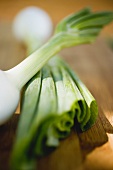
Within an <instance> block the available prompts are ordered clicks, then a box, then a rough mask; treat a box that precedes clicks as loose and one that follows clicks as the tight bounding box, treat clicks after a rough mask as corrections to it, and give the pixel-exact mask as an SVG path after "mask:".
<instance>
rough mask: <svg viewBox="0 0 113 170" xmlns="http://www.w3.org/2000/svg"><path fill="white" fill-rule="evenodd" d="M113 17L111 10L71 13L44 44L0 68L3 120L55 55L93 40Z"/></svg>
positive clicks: (9, 114) (3, 120)
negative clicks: (18, 62) (11, 66)
mask: <svg viewBox="0 0 113 170" xmlns="http://www.w3.org/2000/svg"><path fill="white" fill-rule="evenodd" d="M112 19H113V13H112V12H101V13H91V12H90V10H89V9H85V10H82V11H80V12H79V13H77V14H76V13H75V14H72V15H71V16H69V17H67V18H66V19H64V20H63V21H61V22H60V23H59V24H58V26H57V28H56V33H55V34H54V35H53V36H52V38H51V39H50V40H48V42H47V43H45V44H44V45H43V46H42V47H40V48H39V49H38V50H36V51H35V52H33V53H32V54H31V55H30V56H29V57H27V58H26V59H25V60H23V61H22V62H21V63H20V64H18V65H17V66H15V67H13V68H12V69H9V70H7V71H2V70H0V94H1V95H0V96H1V98H0V101H1V103H0V124H3V123H4V122H6V121H7V120H8V119H9V118H10V117H11V115H12V114H13V113H14V111H15V109H16V108H17V105H18V102H19V99H20V91H21V89H22V87H23V86H24V85H25V84H26V83H27V82H28V81H29V80H30V79H31V78H32V77H33V76H34V75H35V74H36V73H37V72H38V71H39V70H40V69H41V68H42V67H43V66H44V65H45V64H46V63H47V61H48V60H49V59H50V58H51V57H52V56H54V55H55V54H56V53H58V52H59V51H61V50H62V49H63V48H67V47H71V46H75V45H79V44H83V43H90V42H93V41H94V40H95V38H96V37H97V35H98V33H99V32H100V30H101V28H102V27H103V26H104V25H106V24H108V23H110V22H111V21H112ZM12 94H13V95H12Z"/></svg>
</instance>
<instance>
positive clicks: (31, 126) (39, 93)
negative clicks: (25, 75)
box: [11, 9, 113, 170]
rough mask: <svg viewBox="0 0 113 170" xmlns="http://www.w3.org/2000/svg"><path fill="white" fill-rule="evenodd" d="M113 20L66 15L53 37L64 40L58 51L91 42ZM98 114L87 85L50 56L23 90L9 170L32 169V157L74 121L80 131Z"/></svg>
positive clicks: (54, 144) (51, 145)
mask: <svg viewBox="0 0 113 170" xmlns="http://www.w3.org/2000/svg"><path fill="white" fill-rule="evenodd" d="M112 19H113V13H111V12H101V13H92V12H91V11H90V10H89V9H85V10H82V11H80V12H79V13H77V14H72V15H70V16H69V17H67V18H65V19H64V20H63V21H61V22H60V23H59V24H58V26H57V28H56V30H55V36H62V39H63V43H62V46H59V48H60V49H62V48H63V47H66V46H67V47H69V46H73V45H79V44H83V43H90V42H93V41H94V40H95V38H96V37H97V35H98V33H99V32H100V30H101V29H102V27H103V26H104V25H106V24H108V23H109V22H110V21H112ZM67 30H68V33H67ZM54 43H56V44H57V43H59V42H54ZM66 44H68V45H66ZM54 45H55V44H54ZM54 45H53V47H54ZM48 50H49V48H48ZM48 55H49V53H48ZM50 55H51V54H50ZM97 115H98V107H97V103H96V101H95V99H94V98H93V96H92V95H91V93H90V92H89V91H88V89H87V88H86V86H85V85H84V84H83V83H82V81H81V80H80V79H79V78H78V76H77V75H76V74H75V73H74V72H73V71H72V70H71V68H70V67H69V66H68V65H67V64H66V63H65V62H64V61H63V60H62V59H61V57H59V56H55V57H53V58H52V59H50V60H49V62H48V63H47V64H46V65H45V66H44V67H43V68H42V69H41V70H40V71H39V72H38V73H37V74H36V75H35V76H34V77H33V78H32V79H30V81H29V82H28V83H27V84H26V85H25V87H24V89H23V94H22V102H21V115H20V120H19V125H18V129H17V135H16V140H15V143H14V147H13V151H12V157H11V167H12V169H15V170H16V169H21V170H22V169H23V170H24V169H27V168H28V169H30V168H31V169H35V168H34V167H35V163H36V162H35V159H34V158H35V157H36V156H42V155H45V154H47V152H48V151H49V150H51V149H53V148H56V147H57V146H58V145H59V141H60V139H62V138H65V137H66V136H68V135H69V134H70V131H71V128H72V127H73V125H74V119H77V121H78V123H79V126H80V128H81V130H82V131H85V130H87V129H88V128H90V127H91V126H92V125H93V124H94V123H95V121H96V118H97Z"/></svg>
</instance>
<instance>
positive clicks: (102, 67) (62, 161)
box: [0, 22, 113, 170]
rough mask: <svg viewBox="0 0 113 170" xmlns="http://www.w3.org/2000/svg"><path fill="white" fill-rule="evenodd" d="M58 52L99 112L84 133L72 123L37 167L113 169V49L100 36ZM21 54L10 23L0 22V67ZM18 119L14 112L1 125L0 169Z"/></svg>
mask: <svg viewBox="0 0 113 170" xmlns="http://www.w3.org/2000/svg"><path fill="white" fill-rule="evenodd" d="M61 54H62V56H63V58H64V59H65V60H66V61H67V62H68V63H69V64H70V66H71V67H72V68H73V69H74V70H75V71H76V72H77V73H78V75H79V76H80V78H81V79H82V81H83V82H84V83H85V84H86V86H87V87H88V88H89V90H90V91H91V93H92V94H93V96H94V97H95V98H96V100H97V102H98V106H99V116H98V119H97V121H96V123H95V125H94V126H93V127H92V128H91V129H89V130H88V131H86V132H84V133H81V132H79V131H78V130H77V127H76V125H75V126H74V127H73V129H72V133H71V134H70V136H69V137H68V138H66V139H64V140H62V141H61V144H60V146H59V147H58V148H57V149H56V150H55V151H53V152H52V153H51V154H49V155H47V156H46V157H43V158H41V159H38V160H37V162H38V169H39V170H113V127H112V126H111V124H112V125H113V52H112V50H111V49H110V48H109V47H108V46H107V44H106V43H105V41H104V40H103V38H99V39H98V40H97V41H96V42H95V43H94V44H91V45H81V46H79V47H74V48H70V49H66V50H63V51H62V52H61ZM24 57H25V50H24V49H23V47H22V46H20V45H19V44H18V43H17V42H16V40H15V39H14V37H13V35H12V33H11V23H7V22H6V23H4V22H3V23H2V22H0V69H4V70H6V69H8V68H11V67H12V66H14V65H16V64H17V63H19V62H20V61H21V60H23V58H24ZM17 112H19V109H18V110H17ZM105 116H106V117H105ZM18 119H19V114H15V115H14V116H13V117H12V119H11V120H10V121H9V122H8V123H6V124H5V125H3V126H0V170H8V169H9V168H8V161H9V157H10V153H11V148H12V145H13V141H14V138H15V131H16V127H17V123H18ZM109 122H110V123H111V124H110V123H109Z"/></svg>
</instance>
